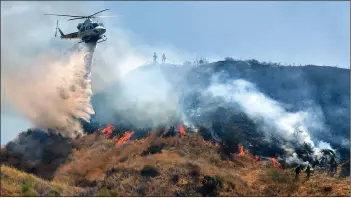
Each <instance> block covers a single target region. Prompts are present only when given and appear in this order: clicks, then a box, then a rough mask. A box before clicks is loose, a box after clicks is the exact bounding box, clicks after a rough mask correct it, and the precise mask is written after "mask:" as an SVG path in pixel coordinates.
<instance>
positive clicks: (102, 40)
mask: <svg viewBox="0 0 351 198" xmlns="http://www.w3.org/2000/svg"><path fill="white" fill-rule="evenodd" d="M106 40H107V38H105V39H103V40H100V41H98V42H96V43H102V42H104V41H106ZM83 42H84V43H87V42H85V41H79V42H78V44H79V43H83Z"/></svg>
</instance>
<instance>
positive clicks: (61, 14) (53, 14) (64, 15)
mask: <svg viewBox="0 0 351 198" xmlns="http://www.w3.org/2000/svg"><path fill="white" fill-rule="evenodd" d="M44 15H53V16H66V17H84V16H74V15H66V14H44Z"/></svg>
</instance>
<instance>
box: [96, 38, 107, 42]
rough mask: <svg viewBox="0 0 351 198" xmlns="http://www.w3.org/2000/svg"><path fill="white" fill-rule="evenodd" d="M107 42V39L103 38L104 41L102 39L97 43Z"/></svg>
mask: <svg viewBox="0 0 351 198" xmlns="http://www.w3.org/2000/svg"><path fill="white" fill-rule="evenodd" d="M106 40H107V38H105V39H103V40H101V41H98V42H97V43H102V42H104V41H106Z"/></svg>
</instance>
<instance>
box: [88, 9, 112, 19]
mask: <svg viewBox="0 0 351 198" xmlns="http://www.w3.org/2000/svg"><path fill="white" fill-rule="evenodd" d="M106 10H110V9H105V10H101V11H99V12H97V13H95V14H92V15H89V17H92V16H94V15H96V14H99V13H101V12H105V11H106Z"/></svg>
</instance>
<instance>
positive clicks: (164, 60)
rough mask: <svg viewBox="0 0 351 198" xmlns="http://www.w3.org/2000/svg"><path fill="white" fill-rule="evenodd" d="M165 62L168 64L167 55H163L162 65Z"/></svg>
mask: <svg viewBox="0 0 351 198" xmlns="http://www.w3.org/2000/svg"><path fill="white" fill-rule="evenodd" d="M165 62H166V55H165V54H162V63H165Z"/></svg>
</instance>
